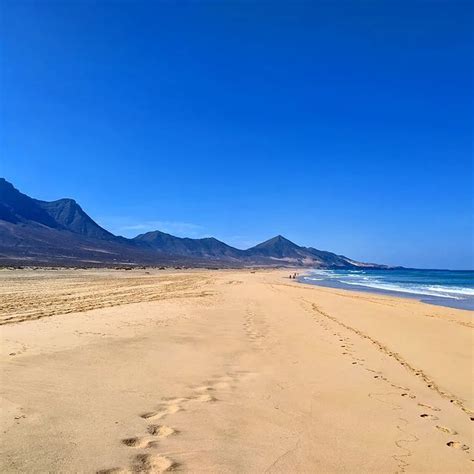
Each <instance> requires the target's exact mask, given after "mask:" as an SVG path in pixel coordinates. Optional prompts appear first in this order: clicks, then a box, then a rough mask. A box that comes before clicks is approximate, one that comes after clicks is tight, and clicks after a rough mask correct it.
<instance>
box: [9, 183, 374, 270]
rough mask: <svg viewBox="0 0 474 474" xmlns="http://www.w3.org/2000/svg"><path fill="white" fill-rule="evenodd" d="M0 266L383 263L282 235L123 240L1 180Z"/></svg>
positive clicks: (69, 204) (157, 234)
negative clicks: (249, 243) (256, 240)
mask: <svg viewBox="0 0 474 474" xmlns="http://www.w3.org/2000/svg"><path fill="white" fill-rule="evenodd" d="M0 264H1V265H12V264H17V265H18V264H23V265H25V264H32V265H70V266H77V265H116V264H127V265H186V266H208V265H210V264H212V266H224V267H225V266H253V265H261V266H297V265H298V266H308V267H309V266H310V267H317V268H336V267H337V268H341V267H343V268H355V267H376V268H381V267H382V266H380V265H373V264H365V263H361V262H356V261H353V260H351V259H349V258H347V257H344V256H342V255H336V254H334V253H331V252H326V251H322V250H317V249H314V248H310V247H300V246H299V245H297V244H295V243H293V242H291V241H289V240H288V239H286V238H285V237H283V236H281V235H278V236H276V237H273V238H272V239H270V240H267V241H266V242H263V243H261V244H259V245H256V246H255V247H252V248H249V249H247V250H240V249H237V248H234V247H231V246H230V245H227V244H226V243H224V242H221V241H219V240H217V239H215V238H213V237H208V238H202V239H190V238H182V237H176V236H173V235H170V234H166V233H164V232H161V231H159V230H156V231H153V232H147V233H146V234H140V235H137V236H136V237H135V238H133V239H126V238H124V237H120V236H116V235H114V234H112V233H111V232H109V231H107V230H106V229H104V228H102V227H101V226H100V225H99V224H97V223H96V222H95V221H94V220H93V219H92V218H91V217H89V216H88V215H87V213H86V212H85V211H84V210H83V209H82V208H81V206H80V205H79V204H78V203H77V202H76V201H74V200H73V199H59V200H57V201H52V202H47V201H40V200H38V199H33V198H31V197H29V196H27V195H26V194H23V193H21V192H20V191H18V190H17V189H16V188H15V187H14V186H13V185H12V184H11V183H9V182H8V181H6V180H5V179H3V178H0Z"/></svg>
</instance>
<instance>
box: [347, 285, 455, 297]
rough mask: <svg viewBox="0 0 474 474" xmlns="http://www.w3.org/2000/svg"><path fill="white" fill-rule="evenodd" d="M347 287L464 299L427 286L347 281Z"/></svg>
mask: <svg viewBox="0 0 474 474" xmlns="http://www.w3.org/2000/svg"><path fill="white" fill-rule="evenodd" d="M344 283H345V284H346V285H355V286H364V287H367V288H376V289H379V290H385V291H396V292H399V293H410V294H413V295H425V296H437V297H438V298H450V299H453V300H460V299H462V298H461V297H459V296H455V295H454V294H451V293H450V292H449V290H448V289H444V290H437V291H434V290H431V289H430V288H429V287H427V286H411V287H409V286H401V285H397V284H395V283H379V282H374V281H371V282H366V281H360V282H353V281H345V282H344Z"/></svg>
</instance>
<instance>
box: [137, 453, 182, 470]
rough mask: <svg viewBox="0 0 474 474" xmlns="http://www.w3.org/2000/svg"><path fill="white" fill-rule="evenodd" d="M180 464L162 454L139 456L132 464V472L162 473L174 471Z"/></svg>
mask: <svg viewBox="0 0 474 474" xmlns="http://www.w3.org/2000/svg"><path fill="white" fill-rule="evenodd" d="M177 467H178V463H176V462H174V461H172V460H171V459H169V458H167V457H166V456H162V455H160V454H137V456H135V459H134V461H133V464H132V472H145V473H150V474H151V473H161V472H168V471H174V470H175V469H176V468H177Z"/></svg>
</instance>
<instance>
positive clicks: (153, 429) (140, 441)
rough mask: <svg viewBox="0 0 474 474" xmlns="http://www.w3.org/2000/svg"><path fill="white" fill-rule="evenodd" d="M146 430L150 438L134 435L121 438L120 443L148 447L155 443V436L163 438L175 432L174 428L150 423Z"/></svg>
mask: <svg viewBox="0 0 474 474" xmlns="http://www.w3.org/2000/svg"><path fill="white" fill-rule="evenodd" d="M147 431H148V433H149V434H150V435H151V436H152V438H150V437H143V438H142V437H139V436H136V437H132V438H125V439H123V440H122V443H123V444H124V445H125V446H128V447H130V448H150V447H153V446H155V445H156V443H157V442H156V438H159V439H163V438H167V437H168V436H170V435H172V434H175V433H177V431H176V430H174V429H173V428H170V427H169V426H165V425H150V426H148V430H147Z"/></svg>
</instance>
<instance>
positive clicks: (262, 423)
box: [0, 270, 474, 473]
mask: <svg viewBox="0 0 474 474" xmlns="http://www.w3.org/2000/svg"><path fill="white" fill-rule="evenodd" d="M288 274H289V271H286V270H285V271H281V270H257V271H256V272H251V271H250V270H225V271H224V270H219V271H211V270H206V271H158V270H132V271H124V270H56V271H53V270H36V271H33V270H15V271H12V270H2V271H1V272H0V324H1V326H2V327H1V344H0V361H1V362H0V363H1V389H0V390H1V392H0V397H1V406H2V408H1V412H0V422H1V433H2V440H1V460H0V471H1V472H3V473H46V472H48V473H49V472H53V473H56V472H58V473H59V472H61V473H65V472H81V473H82V472H84V473H96V472H102V473H126V472H148V473H155V472H156V473H159V472H165V471H182V472H190V473H193V472H194V473H200V472H209V473H264V472H269V473H299V472H302V473H315V472H322V473H324V472H346V473H354V472H374V473H375V472H377V473H381V472H383V473H403V472H427V473H428V472H430V473H431V472H446V473H447V472H449V473H453V472H472V469H473V466H474V464H473V460H474V440H473V426H474V423H473V421H474V412H473V411H472V410H473V409H474V401H473V392H474V389H473V362H474V354H473V347H474V345H473V342H474V340H473V331H472V327H473V324H472V312H468V311H462V310H456V309H450V308H444V307H438V306H433V305H429V304H424V303H420V302H418V301H415V300H410V299H400V298H394V297H389V296H382V295H372V294H367V293H357V292H351V291H345V290H337V289H330V288H322V287H316V286H309V285H304V284H300V283H297V282H295V281H293V280H289V279H288V278H287V276H288Z"/></svg>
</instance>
